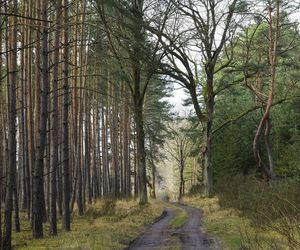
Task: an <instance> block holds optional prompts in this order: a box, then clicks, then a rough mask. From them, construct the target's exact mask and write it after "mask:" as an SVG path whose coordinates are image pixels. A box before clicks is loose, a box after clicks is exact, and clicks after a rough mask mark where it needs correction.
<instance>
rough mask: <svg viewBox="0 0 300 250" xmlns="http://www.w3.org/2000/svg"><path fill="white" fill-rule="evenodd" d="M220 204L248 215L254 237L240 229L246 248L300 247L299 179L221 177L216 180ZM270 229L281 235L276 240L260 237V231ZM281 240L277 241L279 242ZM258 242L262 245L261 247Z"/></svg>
mask: <svg viewBox="0 0 300 250" xmlns="http://www.w3.org/2000/svg"><path fill="white" fill-rule="evenodd" d="M218 186H219V188H217V190H218V192H217V193H218V196H219V201H220V205H221V206H223V207H233V208H235V209H237V210H238V211H239V213H240V215H242V216H245V217H247V218H249V219H250V221H251V223H252V224H253V226H254V228H256V230H257V232H255V234H256V235H257V237H252V238H249V237H248V234H249V233H248V232H247V231H244V232H241V236H242V239H243V241H244V242H243V243H244V246H245V249H266V248H265V247H266V245H268V246H269V248H267V249H280V248H281V247H282V246H286V247H287V248H288V249H300V225H299V219H300V218H299V216H300V213H299V212H300V193H299V188H300V182H299V181H298V180H296V179H283V180H278V181H273V182H269V183H267V182H265V181H262V180H259V179H257V178H255V177H254V176H247V177H245V176H235V177H229V178H224V179H223V180H222V182H220V183H219V185H218ZM266 230H270V231H272V232H275V233H276V235H278V236H280V237H279V238H278V239H280V240H278V241H274V238H272V239H263V241H264V244H262V239H261V237H260V236H261V232H263V231H266ZM279 241H280V242H279ZM260 246H261V247H260Z"/></svg>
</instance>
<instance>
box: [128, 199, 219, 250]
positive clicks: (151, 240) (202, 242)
mask: <svg viewBox="0 0 300 250" xmlns="http://www.w3.org/2000/svg"><path fill="white" fill-rule="evenodd" d="M174 205H175V206H177V207H180V208H182V209H185V210H186V212H187V213H188V219H187V221H186V223H185V224H184V225H183V226H182V227H180V228H178V229H174V228H172V227H170V222H171V221H172V219H173V218H175V216H176V213H175V211H174V210H173V209H171V208H166V209H165V210H164V212H163V214H162V216H161V217H160V218H159V219H158V220H157V221H156V222H155V223H154V224H153V225H152V226H151V227H149V228H147V229H146V230H145V231H144V232H143V233H142V234H141V235H140V236H139V237H138V238H136V239H135V240H133V241H132V242H131V244H130V245H129V247H127V248H126V249H128V250H167V249H172V250H177V249H178V250H179V249H183V250H208V249H211V250H220V249H222V248H221V247H220V244H219V242H218V241H216V240H215V239H214V238H211V237H209V236H208V235H207V234H206V233H205V230H204V228H203V227H202V223H201V220H202V217H203V213H202V211H201V210H199V209H197V208H193V207H189V206H186V205H183V204H178V203H175V204H174Z"/></svg>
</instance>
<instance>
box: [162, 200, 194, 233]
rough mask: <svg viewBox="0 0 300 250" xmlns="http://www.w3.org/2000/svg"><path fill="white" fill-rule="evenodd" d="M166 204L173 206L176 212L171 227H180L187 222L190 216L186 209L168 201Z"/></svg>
mask: <svg viewBox="0 0 300 250" xmlns="http://www.w3.org/2000/svg"><path fill="white" fill-rule="evenodd" d="M165 206H167V207H169V208H171V209H172V210H173V211H174V212H175V218H174V219H172V220H171V221H170V226H171V228H174V229H177V228H180V227H182V226H183V225H184V224H185V223H186V222H187V219H188V218H189V216H188V213H187V212H186V210H185V209H183V208H180V207H177V206H175V205H173V204H171V203H168V204H167V205H165Z"/></svg>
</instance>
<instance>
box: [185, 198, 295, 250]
mask: <svg viewBox="0 0 300 250" xmlns="http://www.w3.org/2000/svg"><path fill="white" fill-rule="evenodd" d="M184 203H186V204H188V205H190V206H193V207H197V208H200V209H202V210H203V212H204V218H203V224H204V227H205V228H206V230H207V233H208V234H209V235H211V236H213V237H216V238H217V239H218V240H220V241H221V245H222V247H223V249H225V250H226V249H230V250H240V249H247V250H252V249H253V250H258V249H261V250H276V249H278V250H284V249H299V248H294V247H291V244H290V243H289V242H288V241H287V239H285V237H283V236H282V235H281V234H279V233H278V231H277V230H274V229H275V227H276V226H277V227H281V228H285V227H286V225H283V224H280V225H279V223H278V222H277V221H274V223H272V225H271V226H269V227H268V228H266V227H263V228H261V227H259V226H257V224H256V223H253V221H251V220H250V219H249V218H248V217H246V216H244V215H240V214H241V213H239V212H238V211H237V210H235V209H233V208H223V207H221V206H220V205H219V199H218V198H217V197H215V198H211V199H205V198H201V197H199V196H197V197H196V196H192V197H185V198H184ZM258 212H259V211H258Z"/></svg>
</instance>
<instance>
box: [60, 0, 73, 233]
mask: <svg viewBox="0 0 300 250" xmlns="http://www.w3.org/2000/svg"><path fill="white" fill-rule="evenodd" d="M63 24H64V30H63V43H62V44H63V65H62V67H63V70H62V71H63V89H64V92H63V95H64V101H63V129H62V141H63V151H62V165H63V169H62V175H63V184H62V186H63V190H62V193H63V195H62V198H63V213H62V229H63V230H64V231H70V229H71V226H70V222H71V221H70V220H71V219H70V207H69V202H70V180H69V175H70V172H69V171H70V170H69V124H68V116H69V82H68V81H69V79H68V77H69V74H68V54H69V52H68V46H69V40H68V29H69V28H68V0H64V1H63Z"/></svg>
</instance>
